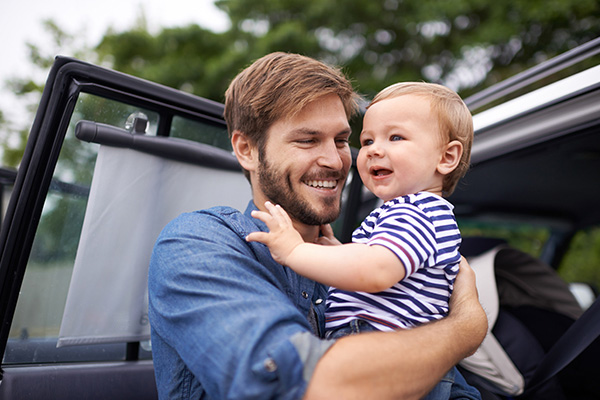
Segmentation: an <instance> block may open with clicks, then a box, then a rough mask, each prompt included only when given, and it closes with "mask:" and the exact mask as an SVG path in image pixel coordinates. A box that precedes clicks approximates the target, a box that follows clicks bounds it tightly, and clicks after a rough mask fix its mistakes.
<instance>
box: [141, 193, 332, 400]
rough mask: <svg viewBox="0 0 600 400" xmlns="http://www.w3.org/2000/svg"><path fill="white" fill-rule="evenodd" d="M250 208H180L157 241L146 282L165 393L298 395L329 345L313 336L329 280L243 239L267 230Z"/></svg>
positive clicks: (168, 396) (207, 396)
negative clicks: (279, 260) (284, 263)
mask: <svg viewBox="0 0 600 400" xmlns="http://www.w3.org/2000/svg"><path fill="white" fill-rule="evenodd" d="M254 209H256V207H255V206H254V204H253V203H252V202H250V204H249V205H248V208H247V210H246V212H245V213H244V214H242V213H240V212H239V211H237V210H234V209H232V208H229V207H215V208H211V209H208V210H203V211H196V212H192V213H187V214H183V215H181V216H179V217H177V218H176V219H174V220H173V221H171V222H170V223H169V224H168V225H167V226H166V227H165V228H164V230H163V231H162V233H161V234H160V236H159V238H158V240H157V242H156V245H155V247H154V251H153V254H152V258H151V261H150V270H149V276H148V290H149V317H150V324H151V327H152V352H153V358H154V368H155V375H156V383H157V387H158V392H159V396H160V398H161V399H237V400H239V399H247V398H253V399H273V398H277V399H299V398H301V397H302V396H303V394H304V392H305V390H306V387H307V384H308V381H309V379H310V377H311V376H312V372H313V370H314V367H315V365H316V363H317V362H318V360H319V359H320V357H321V356H322V355H323V354H324V353H325V352H326V351H327V349H328V348H329V347H330V346H331V344H333V342H332V341H325V340H322V339H320V338H319V336H320V334H321V333H322V332H323V330H324V324H323V321H324V307H325V296H326V295H327V288H326V287H325V286H323V285H321V284H318V283H316V282H314V281H311V280H309V279H306V278H304V277H302V276H300V275H298V274H296V273H295V272H293V271H292V270H291V269H289V268H285V267H283V266H282V265H280V264H278V263H276V262H275V261H274V260H273V258H272V257H271V255H270V253H269V250H268V248H267V247H266V246H264V245H263V244H260V243H248V242H246V240H245V237H246V235H248V234H249V233H250V232H253V231H256V230H263V231H266V230H267V228H266V226H265V225H264V224H263V223H262V222H261V221H259V220H256V219H254V218H252V217H251V216H250V212H251V211H252V210H254ZM311 320H312V321H313V322H314V321H316V323H312V324H311Z"/></svg>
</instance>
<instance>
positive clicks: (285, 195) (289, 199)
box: [258, 159, 344, 225]
mask: <svg viewBox="0 0 600 400" xmlns="http://www.w3.org/2000/svg"><path fill="white" fill-rule="evenodd" d="M332 175H333V176H332ZM319 178H336V179H338V185H341V184H342V183H343V182H344V179H343V178H344V176H343V173H341V172H335V173H334V174H332V173H331V172H329V176H320V177H319ZM315 179H317V180H318V178H315ZM258 184H259V185H260V186H261V189H262V191H263V193H264V194H265V196H267V198H268V199H269V200H270V201H271V202H273V203H274V204H279V205H280V206H281V207H283V209H284V210H285V211H287V213H288V214H289V215H290V217H292V218H293V219H295V220H297V221H298V222H301V223H303V224H306V225H323V224H328V223H330V222H333V221H335V219H336V218H337V217H338V216H339V214H340V209H341V207H340V202H341V196H340V198H327V199H321V200H320V201H322V204H318V205H317V207H316V208H317V209H319V208H320V207H318V206H320V205H323V206H324V211H323V212H322V213H318V212H317V211H316V210H315V208H313V207H311V205H310V204H309V203H308V202H307V201H306V200H304V199H302V198H301V197H300V196H299V195H298V193H296V192H294V190H293V188H292V183H291V182H290V179H289V176H286V175H284V174H282V173H280V174H278V173H277V171H276V170H275V168H273V167H272V166H271V165H270V164H269V163H268V162H267V161H266V160H265V159H263V160H262V162H261V163H260V164H259V170H258Z"/></svg>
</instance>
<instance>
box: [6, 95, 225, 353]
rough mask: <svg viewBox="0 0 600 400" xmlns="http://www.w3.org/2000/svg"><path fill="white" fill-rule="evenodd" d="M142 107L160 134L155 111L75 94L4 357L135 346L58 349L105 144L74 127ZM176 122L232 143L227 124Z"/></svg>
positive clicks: (123, 116) (185, 130)
mask: <svg viewBox="0 0 600 400" xmlns="http://www.w3.org/2000/svg"><path fill="white" fill-rule="evenodd" d="M137 113H143V114H144V115H145V116H146V117H147V118H148V121H149V125H148V129H147V132H146V134H147V135H156V132H157V127H158V123H159V114H158V113H156V112H152V111H149V110H146V109H141V108H138V107H133V106H131V105H127V104H124V103H120V102H118V101H114V100H108V99H105V98H102V97H99V96H95V95H90V94H86V93H81V94H80V96H79V98H78V99H77V103H76V107H75V109H74V111H73V115H72V118H71V120H70V123H69V127H68V130H67V134H66V137H65V140H64V143H63V145H62V148H61V153H60V156H59V159H58V163H57V165H56V168H55V171H54V174H53V180H52V183H51V186H50V189H49V192H48V194H47V197H46V199H45V203H44V206H43V211H42V215H41V218H40V221H39V225H38V228H37V232H36V235H35V238H34V242H33V247H32V250H31V254H30V257H29V260H28V265H27V268H26V271H25V276H24V279H23V284H22V287H21V294H20V296H19V299H18V302H17V306H16V311H15V316H14V319H13V323H12V325H11V330H10V334H9V341H8V343H7V348H6V352H5V354H4V359H3V363H4V364H13V363H42V362H68V361H105V360H121V359H124V358H125V356H126V354H127V353H130V352H131V349H137V348H138V345H137V344H133V346H130V347H129V349H127V347H126V346H127V343H116V344H94V345H76V346H64V347H58V348H57V343H58V336H59V332H60V329H61V323H62V319H63V312H64V310H65V304H66V302H67V297H68V293H69V285H70V283H71V276H72V273H73V269H74V265H75V258H76V253H77V251H78V246H79V241H80V236H81V231H82V227H83V225H84V223H83V222H84V217H85V215H86V207H88V200H89V195H90V188H91V183H92V177H93V175H94V168H95V166H96V160H97V157H98V154H99V149H100V145H98V144H94V143H88V142H85V141H80V140H79V139H77V138H76V137H75V126H76V124H77V122H79V121H80V120H88V121H94V122H98V123H103V124H108V125H112V126H115V127H119V128H125V129H127V128H128V126H127V124H128V119H130V116H132V115H133V114H137ZM171 121H172V125H171V130H170V132H171V135H172V136H174V137H177V138H182V139H187V140H193V141H197V142H202V143H206V144H209V145H212V146H216V147H219V148H223V149H227V150H231V147H230V144H229V140H228V137H227V131H226V128H224V126H223V125H221V126H219V125H218V123H213V122H206V123H202V122H198V121H191V120H188V119H185V118H182V117H178V116H176V117H174V118H172V119H171ZM107 292H109V290H107ZM149 351H150V344H149V343H148V342H142V343H140V344H139V357H140V358H141V359H147V358H151V353H150V352H149Z"/></svg>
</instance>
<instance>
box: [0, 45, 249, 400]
mask: <svg viewBox="0 0 600 400" xmlns="http://www.w3.org/2000/svg"><path fill="white" fill-rule="evenodd" d="M222 112H223V106H222V105H221V104H219V103H216V102H213V101H210V100H206V99H202V98H198V97H196V96H192V95H189V94H186V93H183V92H180V91H177V90H174V89H170V88H167V87H164V86H161V85H158V84H155V83H151V82H147V81H144V80H141V79H137V78H134V77H131V76H127V75H124V74H121V73H118V72H115V71H111V70H108V69H104V68H100V67H97V66H94V65H90V64H87V63H84V62H81V61H78V60H74V59H69V58H62V57H59V58H57V59H56V62H55V64H54V66H53V68H52V70H51V71H50V74H49V77H48V81H47V84H46V86H45V89H44V93H43V95H42V99H41V103H40V106H39V109H38V112H37V115H36V117H35V120H34V122H33V126H32V129H31V134H30V137H29V140H28V143H27V147H26V151H25V155H24V157H23V160H22V162H21V164H20V167H19V170H18V173H17V174H16V178H14V173H11V171H8V172H7V173H6V174H3V177H4V175H6V177H5V178H3V185H2V188H3V190H4V188H8V189H11V185H10V183H11V182H12V179H14V185H12V196H11V197H10V202H9V204H8V206H7V208H6V212H5V215H4V217H3V224H2V230H1V233H0V249H1V250H0V283H1V285H0V318H1V320H2V326H1V327H0V350H1V352H2V354H3V359H2V366H1V374H2V378H1V379H2V380H1V383H0V398H3V399H24V398H27V399H34V398H42V397H43V398H61V399H69V398H73V399H81V398H86V399H94V398H97V399H106V398H111V399H119V398H123V399H136V398H140V399H142V398H143V399H148V398H155V397H156V387H155V383H154V376H153V368H152V356H151V343H150V341H149V326H148V320H147V315H146V314H145V313H146V307H147V303H146V301H147V294H146V293H145V290H146V289H145V286H146V273H147V271H146V270H145V268H147V259H148V257H149V255H150V250H151V246H152V242H153V241H154V239H155V238H156V235H157V234H158V231H160V227H161V225H164V222H165V221H166V220H168V219H170V218H172V217H173V216H175V215H177V214H178V213H180V212H184V211H191V210H194V209H199V208H205V207H209V206H212V205H217V204H219V205H220V204H224V205H231V206H234V207H236V208H238V209H240V208H241V209H242V210H243V209H244V208H245V205H246V203H247V202H248V200H249V199H250V188H249V185H248V183H247V182H246V181H245V178H244V177H243V174H242V173H241V170H240V168H239V165H238V164H237V161H236V159H235V157H234V156H233V155H232V152H231V149H230V145H229V140H228V135H227V131H226V126H225V122H224V120H223V117H222ZM11 178H12V179H11ZM7 179H8V180H9V181H11V182H8V185H7V184H6V182H4V181H5V180H7Z"/></svg>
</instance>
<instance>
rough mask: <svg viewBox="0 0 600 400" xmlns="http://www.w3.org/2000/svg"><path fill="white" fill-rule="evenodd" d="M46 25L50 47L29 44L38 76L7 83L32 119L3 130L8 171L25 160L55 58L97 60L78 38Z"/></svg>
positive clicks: (0, 142)
mask: <svg viewBox="0 0 600 400" xmlns="http://www.w3.org/2000/svg"><path fill="white" fill-rule="evenodd" d="M43 25H44V30H45V31H46V32H47V33H48V37H49V39H50V44H49V45H45V46H40V45H38V44H32V43H28V44H27V47H28V51H29V60H30V62H31V64H32V65H33V66H34V67H35V69H36V70H37V72H39V74H34V75H33V76H26V77H22V76H18V77H14V78H12V79H10V80H8V82H6V83H7V85H8V88H9V89H10V91H11V92H12V93H13V94H14V95H15V96H16V97H17V99H18V101H20V102H23V103H24V104H25V108H26V112H28V113H29V114H30V116H31V117H30V120H29V122H28V123H26V124H21V125H15V124H13V123H12V121H8V120H7V121H5V122H4V126H5V128H4V129H2V130H0V133H1V134H0V147H1V148H2V166H5V167H17V166H18V165H19V162H20V161H21V158H22V157H23V151H24V149H25V144H26V142H27V137H28V135H29V129H30V127H31V122H32V121H33V116H34V114H35V111H36V109H37V106H38V103H39V101H40V97H41V94H42V91H43V89H44V81H43V80H41V79H40V78H45V77H46V76H47V74H48V71H49V69H50V67H51V66H52V63H53V62H54V58H55V57H56V55H57V54H61V53H62V54H64V53H65V52H66V53H67V54H70V55H71V56H72V57H75V58H80V59H85V60H88V61H90V62H95V61H96V60H97V58H96V56H95V53H94V52H93V51H92V50H91V49H89V48H88V47H87V46H85V45H83V43H82V42H81V38H80V37H79V36H77V35H72V34H69V33H66V32H64V31H63V30H62V29H60V28H59V27H58V26H57V25H56V23H55V22H54V21H51V20H47V21H44V22H43ZM0 113H1V110H0ZM0 128H2V124H0Z"/></svg>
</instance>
